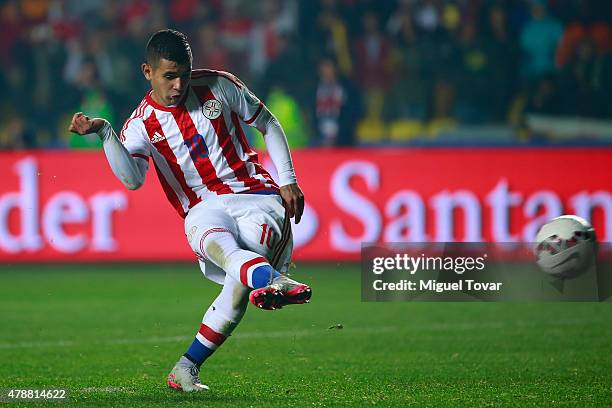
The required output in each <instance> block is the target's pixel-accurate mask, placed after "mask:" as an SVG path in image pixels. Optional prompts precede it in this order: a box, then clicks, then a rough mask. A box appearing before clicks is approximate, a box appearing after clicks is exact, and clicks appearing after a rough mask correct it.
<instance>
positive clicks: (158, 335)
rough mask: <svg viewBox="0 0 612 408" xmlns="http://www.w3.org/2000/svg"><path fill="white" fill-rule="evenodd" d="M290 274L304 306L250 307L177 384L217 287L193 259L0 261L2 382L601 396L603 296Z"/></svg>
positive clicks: (261, 398)
mask: <svg viewBox="0 0 612 408" xmlns="http://www.w3.org/2000/svg"><path fill="white" fill-rule="evenodd" d="M293 275H294V277H296V278H298V279H300V280H303V281H305V282H308V283H310V284H311V285H312V287H313V298H312V303H311V304H308V305H302V306H292V307H287V308H285V309H283V310H280V311H273V312H269V311H262V310H258V309H256V308H254V307H253V306H249V309H248V311H247V314H246V316H245V318H244V320H243V322H242V324H241V325H240V326H239V327H238V329H237V330H236V332H235V333H234V336H232V337H231V338H230V339H228V341H227V342H226V343H225V344H224V346H223V347H222V348H221V349H219V351H218V352H217V353H216V354H215V355H214V356H213V357H212V358H211V359H210V360H208V362H207V363H206V364H205V366H204V369H203V373H202V380H203V382H205V383H206V384H208V385H209V386H210V388H211V391H210V392H206V393H199V394H187V393H180V392H177V391H174V390H170V389H168V388H166V385H165V378H166V375H167V373H168V371H169V370H170V369H171V368H172V366H173V364H174V362H175V361H176V360H177V358H178V357H179V356H180V355H181V353H183V352H184V351H185V349H186V347H187V346H188V345H189V344H190V343H191V341H192V339H193V337H192V336H193V334H194V333H195V330H196V328H197V327H198V326H199V322H200V319H201V317H202V314H203V312H204V310H205V309H206V308H207V307H208V304H209V303H210V301H211V300H212V299H213V297H214V296H215V295H216V293H217V291H218V290H219V287H218V286H217V285H215V284H213V283H211V282H209V281H208V280H206V279H204V278H203V277H202V276H201V274H200V272H199V270H198V269H197V268H196V266H195V265H183V264H180V265H163V264H162V265H140V264H133V265H81V266H75V265H71V266H60V265H55V266H23V265H22V266H14V265H4V266H2V268H1V269H0V280H1V285H0V305H1V310H2V320H1V328H2V330H1V331H0V357H1V360H0V361H1V364H0V387H1V388H4V389H6V388H20V389H50V388H66V389H68V391H69V398H68V400H67V401H65V402H63V403H59V404H60V405H58V406H88V405H106V406H130V407H133V406H146V407H149V406H155V405H158V406H203V405H206V406H232V407H233V406H313V405H314V406H332V405H343V406H346V405H350V406H354V405H359V406H363V405H379V406H407V405H415V406H431V407H438V406H460V407H462V406H580V407H583V406H610V405H611V404H612V304H611V303H546V304H542V303H540V304H536V303H532V304H511V303H416V302H405V303H361V302H360V286H359V285H360V277H359V268H358V266H357V265H299V266H298V269H296V270H295V271H294V274H293ZM337 325H342V327H343V328H339V326H337ZM330 327H331V328H330ZM20 404H22V405H24V406H27V405H32V403H30V402H21V403H20ZM47 404H49V403H47Z"/></svg>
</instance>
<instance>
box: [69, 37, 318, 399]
mask: <svg viewBox="0 0 612 408" xmlns="http://www.w3.org/2000/svg"><path fill="white" fill-rule="evenodd" d="M191 64H192V55H191V48H190V46H189V43H188V42H187V38H186V37H185V35H183V34H182V33H180V32H178V31H175V30H161V31H158V32H157V33H155V34H153V36H152V37H151V38H150V40H149V42H148V44H147V49H146V62H145V63H143V64H142V72H143V74H144V76H145V78H146V79H147V80H148V81H149V82H150V83H151V88H152V89H151V90H150V91H149V92H148V93H147V94H146V95H145V97H144V99H143V100H142V102H141V103H140V104H139V105H138V107H137V108H136V110H134V112H133V113H132V115H131V116H130V117H129V118H128V119H127V121H126V122H125V124H124V125H123V128H122V129H121V132H120V133H119V136H117V135H116V133H115V132H114V131H113V128H112V126H111V124H110V123H109V122H108V121H106V120H105V119H102V118H93V119H91V118H89V117H88V116H86V115H84V114H83V113H81V112H79V113H76V114H75V115H74V117H73V118H72V122H71V124H70V131H72V132H75V133H78V134H80V135H85V134H88V133H94V132H95V133H97V134H98V135H99V136H100V138H101V139H102V143H103V147H104V153H105V155H106V157H107V159H108V162H109V164H110V167H111V169H112V171H113V173H114V174H115V176H116V177H117V178H118V179H119V180H121V182H122V183H123V184H124V185H125V186H126V187H127V188H128V189H130V190H135V189H137V188H139V187H140V186H142V184H143V183H144V180H145V175H146V173H147V170H148V168H149V161H150V160H151V161H152V162H153V166H154V167H155V171H156V172H157V176H158V178H159V181H160V183H161V185H162V187H163V190H164V192H165V193H166V196H167V198H168V200H169V201H170V203H171V204H172V206H173V207H174V208H175V209H176V211H177V212H178V213H179V215H180V216H181V217H183V218H184V219H185V235H186V236H187V240H188V242H189V245H190V246H191V249H192V250H193V252H194V253H195V255H196V257H197V258H198V260H199V264H200V267H201V269H202V271H203V273H204V275H205V276H206V277H207V278H209V279H211V280H212V281H214V282H216V283H219V284H222V285H223V288H222V289H221V293H220V294H219V296H217V298H216V299H215V300H214V301H213V302H212V305H211V306H210V307H209V308H208V310H207V311H206V313H205V314H204V317H203V319H202V324H201V326H200V329H199V330H198V332H197V334H196V338H195V339H194V341H193V343H192V344H191V346H190V347H189V349H188V350H187V352H186V353H185V354H184V355H183V356H182V357H181V358H180V359H179V361H178V362H177V363H176V365H175V366H174V368H173V369H172V371H171V372H170V374H169V375H168V380H167V383H168V385H169V386H170V387H172V388H175V389H179V390H183V391H200V390H205V389H208V387H207V386H206V385H204V384H202V383H201V382H200V378H199V374H200V367H201V365H202V363H203V362H204V361H205V360H206V359H207V358H208V357H210V356H211V354H213V352H214V351H215V350H216V349H217V348H218V347H219V346H221V345H222V344H223V342H224V341H225V339H226V338H227V337H228V336H229V335H230V333H231V332H232V331H233V330H234V328H236V326H237V325H238V323H239V322H240V320H241V319H242V316H243V315H244V313H245V310H246V307H247V304H248V300H249V299H250V301H251V303H253V304H254V305H255V306H257V307H259V308H262V309H267V310H273V309H280V308H281V307H283V306H286V305H290V304H301V303H307V302H308V301H309V300H310V296H311V289H310V287H309V286H307V285H305V284H302V283H299V282H296V281H294V280H292V279H289V278H288V277H286V276H285V275H283V274H282V273H283V272H286V271H287V268H288V266H289V262H290V258H291V252H292V249H293V243H292V237H291V224H290V221H289V218H292V217H295V222H296V223H298V222H299V221H300V218H301V216H302V213H303V210H304V195H303V194H302V191H301V189H300V187H299V186H298V184H297V180H296V176H295V172H294V170H293V163H292V161H291V156H290V153H289V148H288V146H287V140H286V137H285V134H284V132H283V129H282V127H281V126H280V124H279V123H278V121H277V120H276V118H275V117H274V116H273V115H272V114H271V113H270V111H269V110H268V109H267V108H266V106H265V105H264V104H263V103H262V102H260V100H259V99H258V98H257V97H256V96H255V95H253V94H252V93H251V92H250V91H249V90H248V89H247V87H246V86H245V85H244V84H243V83H242V82H240V80H238V79H237V78H236V77H235V76H233V75H231V74H229V73H227V72H220V71H213V70H206V69H204V70H192V65H191ZM241 123H246V124H247V125H250V126H254V127H256V128H257V129H258V130H259V131H260V132H261V133H262V134H263V136H264V140H265V143H266V146H267V149H268V152H269V154H270V157H271V159H272V161H273V162H274V165H275V167H276V169H277V170H278V176H279V181H280V183H279V184H280V187H279V186H278V185H277V184H276V183H275V182H274V180H273V179H272V177H270V174H269V173H268V172H267V171H266V170H265V169H264V168H263V167H262V166H261V164H259V162H258V158H257V154H256V153H255V152H254V151H253V150H252V149H251V147H250V146H249V144H248V142H247V139H246V137H245V135H244V133H243V131H242V128H241Z"/></svg>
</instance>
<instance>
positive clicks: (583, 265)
mask: <svg viewBox="0 0 612 408" xmlns="http://www.w3.org/2000/svg"><path fill="white" fill-rule="evenodd" d="M596 252H597V239H596V237H595V230H594V229H593V227H592V226H591V224H589V223H588V221H586V220H584V219H582V218H580V217H577V216H575V215H562V216H560V217H557V218H553V219H552V220H550V221H549V222H547V223H546V224H544V225H542V228H540V230H539V231H538V233H537V235H536V247H535V255H536V258H537V264H538V266H539V267H540V268H542V270H543V271H544V272H546V273H548V274H550V275H552V276H554V277H556V278H562V279H571V278H575V277H577V276H579V275H581V274H583V273H584V272H586V270H587V269H588V268H589V267H590V266H591V265H592V264H593V262H594V261H595V256H596Z"/></svg>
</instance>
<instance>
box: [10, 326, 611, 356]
mask: <svg viewBox="0 0 612 408" xmlns="http://www.w3.org/2000/svg"><path fill="white" fill-rule="evenodd" d="M595 323H602V324H604V322H600V321H595V320H589V321H587V320H584V319H565V320H557V321H555V322H554V323H550V324H542V323H539V322H537V323H532V322H527V321H513V322H507V323H506V322H482V323H430V324H427V325H417V326H410V325H406V326H381V327H347V328H344V329H342V330H327V329H323V328H318V329H315V328H313V329H310V330H305V329H302V330H283V331H260V332H242V333H241V332H238V333H236V334H235V335H232V338H233V339H236V340H248V339H261V338H282V337H289V338H291V337H305V336H321V334H322V333H331V332H332V331H333V332H337V333H342V332H349V333H380V332H386V333H389V332H396V331H397V332H399V331H402V330H404V331H412V332H419V333H422V332H427V331H433V332H437V331H457V330H459V331H467V330H476V329H499V328H503V327H505V326H507V327H535V326H538V327H542V328H544V327H546V328H554V327H555V326H571V325H575V324H581V325H584V324H595ZM191 339H193V335H184V336H164V337H144V338H118V339H100V340H94V341H91V340H87V344H90V345H91V344H93V345H99V346H105V345H107V346H110V345H121V344H141V343H148V344H157V343H173V342H179V341H187V340H191ZM83 344H85V341H83V342H80V341H71V340H55V341H44V340H43V341H23V342H17V343H0V350H8V349H22V348H25V349H27V348H44V347H52V348H53V347H57V348H62V347H76V346H80V345H83Z"/></svg>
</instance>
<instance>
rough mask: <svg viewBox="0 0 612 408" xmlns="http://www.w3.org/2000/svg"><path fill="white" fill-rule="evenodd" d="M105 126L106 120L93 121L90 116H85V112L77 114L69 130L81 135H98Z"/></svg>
mask: <svg viewBox="0 0 612 408" xmlns="http://www.w3.org/2000/svg"><path fill="white" fill-rule="evenodd" d="M102 126H104V120H103V119H100V118H94V119H91V118H90V117H89V116H86V115H84V114H83V112H77V113H75V114H74V116H73V117H72V120H71V121H70V126H69V127H68V130H69V131H71V132H73V133H76V134H79V135H87V134H89V133H96V132H97V131H98V130H100V129H102Z"/></svg>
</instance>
